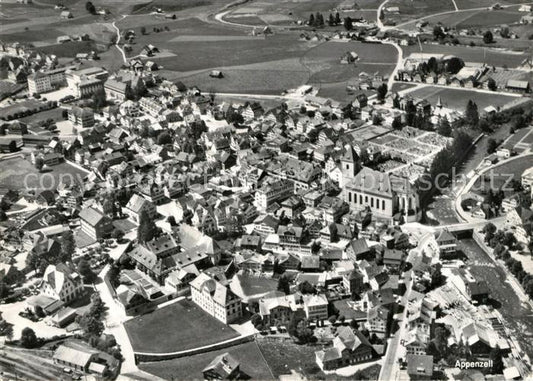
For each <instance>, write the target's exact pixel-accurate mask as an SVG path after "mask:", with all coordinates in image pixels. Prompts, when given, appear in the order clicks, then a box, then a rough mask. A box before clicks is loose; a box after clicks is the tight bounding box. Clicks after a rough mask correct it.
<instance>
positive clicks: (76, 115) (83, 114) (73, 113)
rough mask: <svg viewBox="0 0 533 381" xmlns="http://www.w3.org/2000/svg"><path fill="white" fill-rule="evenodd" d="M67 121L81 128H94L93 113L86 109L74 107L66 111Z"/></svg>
mask: <svg viewBox="0 0 533 381" xmlns="http://www.w3.org/2000/svg"><path fill="white" fill-rule="evenodd" d="M68 120H69V121H70V122H71V123H72V124H73V125H74V126H79V127H82V128H88V127H92V126H94V111H93V110H92V109H90V108H88V107H83V108H82V107H78V106H74V107H72V108H71V109H70V110H69V111H68Z"/></svg>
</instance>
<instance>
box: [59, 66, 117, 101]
mask: <svg viewBox="0 0 533 381" xmlns="http://www.w3.org/2000/svg"><path fill="white" fill-rule="evenodd" d="M107 74H108V73H107V71H106V70H104V69H102V68H99V67H90V68H87V69H82V70H68V71H67V72H66V80H67V85H68V88H69V89H70V91H71V92H72V95H74V96H75V97H78V98H86V97H90V96H92V95H93V94H94V93H96V92H97V91H99V90H100V89H102V90H103V88H104V81H105V80H106V79H107Z"/></svg>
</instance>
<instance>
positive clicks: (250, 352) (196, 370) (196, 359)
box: [139, 342, 274, 381]
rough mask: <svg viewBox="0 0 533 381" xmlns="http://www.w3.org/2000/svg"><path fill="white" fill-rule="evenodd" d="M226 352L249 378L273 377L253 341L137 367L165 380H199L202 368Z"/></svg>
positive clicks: (271, 378)
mask: <svg viewBox="0 0 533 381" xmlns="http://www.w3.org/2000/svg"><path fill="white" fill-rule="evenodd" d="M226 352H227V353H229V354H230V355H231V356H233V357H234V358H235V359H236V360H237V361H238V362H240V364H241V367H240V370H241V371H242V372H243V373H245V374H246V375H247V376H248V377H249V378H251V379H253V380H273V379H274V377H273V376H272V373H271V372H270V369H269V367H268V365H267V363H266V362H265V361H264V360H263V357H262V355H261V352H260V351H259V348H258V347H257V344H256V343H255V342H249V343H244V344H239V345H235V346H233V347H230V348H225V349H221V350H218V351H212V352H207V353H202V354H198V355H194V356H188V357H182V358H178V359H174V360H168V361H157V362H151V363H142V364H140V365H139V368H141V369H142V370H144V371H145V372H148V373H151V374H154V375H156V376H158V377H161V378H164V379H166V380H171V379H174V380H184V381H188V380H200V379H202V370H203V369H204V368H205V367H206V366H207V365H208V364H209V363H210V362H211V361H212V360H213V359H214V358H215V357H216V356H218V355H221V354H223V353H226Z"/></svg>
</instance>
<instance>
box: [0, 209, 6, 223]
mask: <svg viewBox="0 0 533 381" xmlns="http://www.w3.org/2000/svg"><path fill="white" fill-rule="evenodd" d="M3 221H7V214H6V212H4V211H3V210H1V209H0V222H3Z"/></svg>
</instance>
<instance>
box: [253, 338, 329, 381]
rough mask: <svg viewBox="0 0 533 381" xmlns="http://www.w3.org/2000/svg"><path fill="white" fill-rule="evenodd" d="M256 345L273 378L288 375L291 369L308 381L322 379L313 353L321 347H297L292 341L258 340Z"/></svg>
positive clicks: (321, 373)
mask: <svg viewBox="0 0 533 381" xmlns="http://www.w3.org/2000/svg"><path fill="white" fill-rule="evenodd" d="M257 344H258V345H259V349H260V350H261V353H262V354H263V356H264V358H265V360H266V362H267V363H268V365H269V366H270V369H271V370H272V373H274V376H276V378H277V377H279V376H280V375H282V374H290V373H291V369H294V370H296V371H298V372H300V373H302V374H303V375H304V376H305V377H307V378H309V379H317V378H319V377H324V373H323V372H322V370H320V368H319V366H318V365H317V364H316V362H315V352H316V351H319V350H321V349H322V346H321V345H316V346H312V345H298V344H295V343H294V342H293V341H292V340H288V341H267V340H261V339H258V341H257Z"/></svg>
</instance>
